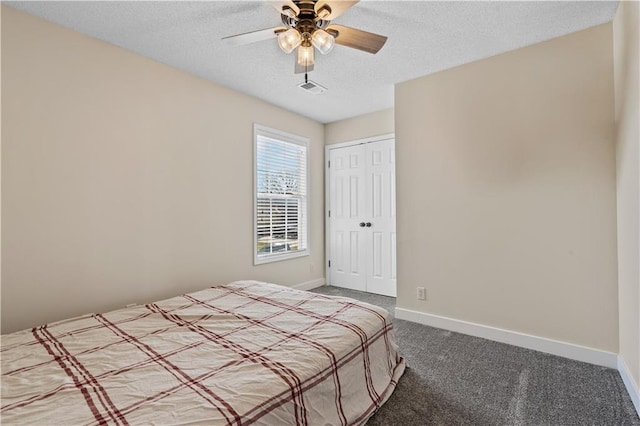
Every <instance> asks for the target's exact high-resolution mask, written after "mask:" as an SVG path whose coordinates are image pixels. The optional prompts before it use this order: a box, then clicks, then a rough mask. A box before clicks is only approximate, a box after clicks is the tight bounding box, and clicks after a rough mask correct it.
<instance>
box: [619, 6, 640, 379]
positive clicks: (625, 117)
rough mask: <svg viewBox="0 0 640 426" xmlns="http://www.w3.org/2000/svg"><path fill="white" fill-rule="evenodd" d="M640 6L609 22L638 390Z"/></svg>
mask: <svg viewBox="0 0 640 426" xmlns="http://www.w3.org/2000/svg"><path fill="white" fill-rule="evenodd" d="M639 15H640V8H639V7H638V2H637V1H633V2H630V1H621V2H620V3H619V5H618V12H617V14H616V17H615V20H614V22H613V28H614V39H613V45H614V69H615V105H616V107H615V123H616V146H617V157H616V158H617V195H618V196H617V198H618V281H619V289H618V292H619V293H618V300H619V305H620V308H619V309H620V356H621V357H622V359H624V362H625V364H626V365H627V367H628V369H629V371H630V373H631V375H632V377H633V379H634V380H635V382H636V388H640V223H639V221H640V208H639V204H640V149H639V144H640V143H639V140H640V135H639V134H638V129H639V128H640V122H638V116H640V111H639V110H638V92H639V91H640V85H639V84H638V73H639V72H640V70H639V67H638V52H639V51H640V44H639V43H638V40H639V39H640V34H639V32H638V28H639V27H640V17H639Z"/></svg>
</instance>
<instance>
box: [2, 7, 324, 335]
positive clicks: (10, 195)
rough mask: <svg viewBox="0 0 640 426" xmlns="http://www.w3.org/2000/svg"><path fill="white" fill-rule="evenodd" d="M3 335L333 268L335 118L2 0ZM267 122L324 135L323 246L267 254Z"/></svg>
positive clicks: (314, 141)
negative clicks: (328, 262)
mask: <svg viewBox="0 0 640 426" xmlns="http://www.w3.org/2000/svg"><path fill="white" fill-rule="evenodd" d="M2 12H3V13H2V64H3V68H2V86H3V89H4V90H3V91H2V124H3V126H2V210H3V212H2V213H3V214H2V228H3V233H2V263H3V268H2V296H3V297H2V332H3V333H5V332H11V331H14V330H17V329H21V328H24V327H29V326H34V325H37V324H40V323H43V322H49V321H53V320H57V319H62V318H65V317H69V316H72V315H78V314H83V313H86V312H89V311H104V310H108V309H112V308H117V307H121V306H124V305H125V304H128V303H132V302H138V303H140V302H148V301H152V300H154V299H158V298H164V297H169V296H173V295H176V294H180V293H182V292H187V291H191V290H196V289H200V288H203V287H205V286H210V285H214V284H218V283H225V282H228V281H231V280H236V279H250V278H255V279H262V280H266V281H272V282H277V283H282V284H286V285H293V284H297V283H302V282H306V281H310V280H313V279H319V278H322V277H323V276H324V274H323V271H324V267H323V265H324V243H323V238H324V235H323V222H322V221H323V150H324V148H323V145H324V126H323V125H322V124H320V123H317V122H314V121H312V120H309V119H306V118H303V117H301V116H299V115H296V114H294V113H291V112H287V111H285V110H283V109H280V108H277V107H274V106H272V105H270V104H267V103H264V102H262V101H259V100H257V99H255V98H252V97H249V96H245V95H241V94H238V93H235V92H233V91H231V90H228V89H225V88H223V87H220V86H217V85H214V84H212V83H210V82H207V81H205V80H202V79H199V78H196V77H193V76H191V75H189V74H186V73H184V72H181V71H178V70H176V69H173V68H170V67H167V66H165V65H162V64H159V63H157V62H154V61H151V60H148V59H145V58H143V57H140V56H138V55H135V54H133V53H130V52H128V51H125V50H123V49H120V48H117V47H114V46H112V45H109V44H106V43H103V42H100V41H97V40H95V39H91V38H88V37H85V36H83V35H80V34H78V33H75V32H72V31H69V30H66V29H64V28H62V27H59V26H57V25H54V24H51V23H48V22H45V21H43V20H40V19H38V18H35V17H32V16H30V15H27V14H24V13H22V12H18V11H16V10H15V9H11V8H9V7H6V6H3V7H2ZM254 122H258V123H260V124H263V125H266V126H270V127H274V128H277V129H281V130H284V131H287V132H290V133H294V134H299V135H303V136H307V137H309V138H310V139H311V153H310V156H311V157H310V158H311V173H310V174H311V177H312V178H311V187H310V193H311V203H310V204H311V206H312V209H311V212H310V216H311V217H310V219H311V225H310V242H311V247H310V249H311V256H309V257H304V258H299V259H295V260H290V261H285V262H279V263H272V264H267V265H262V266H257V267H254V266H253V254H252V253H253V252H252V248H253V225H252V220H253V213H252V211H253V198H252V191H253V184H252V179H253V140H252V137H253V136H252V134H253V133H252V132H253V128H252V125H253V123H254Z"/></svg>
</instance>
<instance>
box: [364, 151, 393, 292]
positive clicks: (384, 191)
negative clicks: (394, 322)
mask: <svg viewBox="0 0 640 426" xmlns="http://www.w3.org/2000/svg"><path fill="white" fill-rule="evenodd" d="M365 147H366V169H367V181H368V182H367V185H366V191H367V199H366V210H367V211H368V212H369V217H368V218H367V220H366V224H367V228H366V229H367V232H369V239H370V241H371V243H370V249H369V265H368V267H367V291H368V292H370V293H377V294H384V295H386V296H392V297H396V202H395V200H396V188H395V186H396V185H395V152H394V141H393V140H385V141H380V142H372V143H369V144H367V145H365ZM369 224H371V226H370V227H369V226H368V225H369Z"/></svg>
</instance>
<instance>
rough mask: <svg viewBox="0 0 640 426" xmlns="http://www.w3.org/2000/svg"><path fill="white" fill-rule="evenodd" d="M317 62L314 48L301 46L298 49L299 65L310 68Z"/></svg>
mask: <svg viewBox="0 0 640 426" xmlns="http://www.w3.org/2000/svg"><path fill="white" fill-rule="evenodd" d="M314 60H315V54H314V50H313V46H304V45H303V46H300V47H298V59H297V62H298V65H300V66H301V67H310V66H311V65H313V62H314Z"/></svg>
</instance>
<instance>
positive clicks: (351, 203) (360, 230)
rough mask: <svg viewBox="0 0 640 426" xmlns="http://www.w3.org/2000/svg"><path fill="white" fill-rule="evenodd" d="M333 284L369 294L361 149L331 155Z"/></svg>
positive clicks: (333, 151)
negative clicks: (363, 218) (367, 291)
mask: <svg viewBox="0 0 640 426" xmlns="http://www.w3.org/2000/svg"><path fill="white" fill-rule="evenodd" d="M329 160H330V161H331V167H330V175H331V178H330V180H329V182H330V186H331V187H330V189H329V191H330V205H331V213H330V214H331V216H330V220H331V231H330V232H331V235H330V247H331V248H330V251H331V258H330V260H331V267H330V273H331V282H332V283H336V285H339V286H340V287H345V288H350V289H352V290H360V291H366V280H367V271H366V262H367V253H366V249H367V241H366V237H367V233H366V232H365V230H366V229H367V228H366V227H362V226H360V223H361V222H362V219H361V218H362V217H363V215H364V210H365V152H364V150H363V149H362V147H361V146H360V145H356V146H352V147H347V148H342V149H334V150H331V151H330V158H329Z"/></svg>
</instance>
